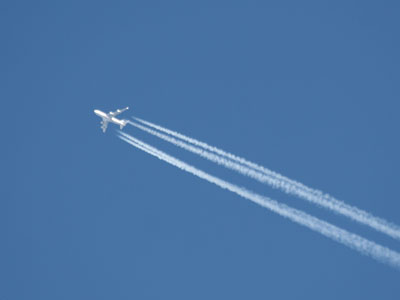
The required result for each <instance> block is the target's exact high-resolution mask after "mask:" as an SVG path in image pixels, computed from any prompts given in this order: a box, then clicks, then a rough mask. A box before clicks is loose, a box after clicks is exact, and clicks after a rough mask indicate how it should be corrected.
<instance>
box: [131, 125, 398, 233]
mask: <svg viewBox="0 0 400 300" xmlns="http://www.w3.org/2000/svg"><path fill="white" fill-rule="evenodd" d="M134 119H135V120H137V121H139V122H141V123H142V124H144V125H147V126H149V127H152V128H154V129H157V130H159V131H161V132H164V133H167V134H169V135H171V136H174V137H176V138H179V139H181V140H183V141H186V142H188V143H191V144H192V145H195V146H197V147H194V146H191V145H188V144H187V143H185V142H182V141H178V140H176V139H174V138H172V137H170V136H166V135H164V134H161V133H159V132H156V131H154V130H151V129H149V128H146V127H144V126H141V125H139V124H136V123H134V122H130V124H131V125H133V126H136V127H138V128H140V129H142V130H144V131H146V132H148V133H151V134H153V135H155V136H158V137H159V138H161V139H164V140H166V141H168V142H170V143H173V144H175V145H177V146H179V147H181V148H184V149H186V150H188V151H191V152H193V153H196V154H198V155H200V156H202V157H204V158H206V159H209V160H211V161H213V162H216V163H218V164H220V165H223V166H225V167H227V168H230V169H232V170H235V171H237V172H239V173H241V174H243V175H246V176H249V177H251V178H253V179H256V180H258V181H260V182H262V183H266V184H268V185H270V186H272V187H273V188H277V189H280V190H282V191H284V192H285V193H287V194H291V195H295V196H298V197H300V198H302V199H304V200H307V201H309V202H312V203H314V204H317V205H319V206H321V207H324V208H326V209H329V210H331V211H333V212H335V213H338V214H341V215H343V216H346V217H348V218H350V219H352V220H353V221H356V222H359V223H361V224H364V225H366V226H369V227H371V228H373V229H375V230H376V231H379V232H381V233H384V234H386V235H388V236H390V237H392V238H394V239H397V240H400V227H399V226H397V225H395V224H393V223H390V222H388V221H386V220H384V219H382V218H379V217H375V216H373V215H372V214H370V213H368V212H366V211H364V210H361V209H359V208H357V207H354V206H351V205H348V204H346V203H344V202H343V201H340V200H337V199H336V198H334V197H332V196H330V195H328V194H324V193H323V192H321V191H319V190H316V189H312V188H309V187H307V186H305V185H304V184H302V183H300V182H297V181H294V180H292V179H289V178H287V177H285V176H283V175H280V174H278V173H276V172H273V171H271V170H269V169H267V168H265V167H262V166H259V165H257V164H255V163H252V162H250V161H247V160H246V159H244V158H241V157H238V156H235V155H233V154H231V153H228V152H226V151H224V150H221V149H219V148H216V147H214V146H210V145H208V144H206V143H204V142H201V141H198V140H196V139H193V138H190V137H187V136H185V135H183V134H181V133H178V132H175V131H172V130H169V129H166V128H164V127H161V126H159V125H156V124H153V123H151V122H148V121H145V120H142V119H139V118H134ZM199 147H200V148H203V149H205V150H203V149H199ZM206 150H207V151H206Z"/></svg>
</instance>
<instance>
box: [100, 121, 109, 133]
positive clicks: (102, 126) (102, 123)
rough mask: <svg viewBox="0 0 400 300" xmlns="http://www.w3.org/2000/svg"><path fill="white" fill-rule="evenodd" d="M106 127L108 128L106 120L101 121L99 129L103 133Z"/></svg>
mask: <svg viewBox="0 0 400 300" xmlns="http://www.w3.org/2000/svg"><path fill="white" fill-rule="evenodd" d="M107 126H108V121H107V120H106V119H103V121H101V129H103V132H106V130H107Z"/></svg>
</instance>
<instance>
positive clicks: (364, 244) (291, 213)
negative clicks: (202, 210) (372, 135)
mask: <svg viewBox="0 0 400 300" xmlns="http://www.w3.org/2000/svg"><path fill="white" fill-rule="evenodd" d="M118 137H119V138H120V139H122V140H123V141H125V142H127V143H129V144H131V145H132V146H134V147H136V148H139V149H141V150H143V151H145V152H147V153H148V154H151V155H153V156H155V157H157V158H159V159H160V160H163V161H165V162H167V163H169V164H171V165H173V166H175V167H177V168H179V169H181V170H184V171H186V172H188V173H191V174H193V175H195V176H197V177H199V178H201V179H204V180H206V181H208V182H211V183H213V184H215V185H217V186H219V187H221V188H223V189H226V190H228V191H231V192H233V193H235V194H237V195H239V196H241V197H243V198H246V199H248V200H250V201H252V202H254V203H257V204H259V205H261V206H262V207H265V208H267V209H269V210H271V211H273V212H275V213H277V214H279V215H281V216H283V217H286V218H288V219H290V220H291V221H293V222H295V223H297V224H300V225H303V226H305V227H307V228H309V229H311V230H313V231H316V232H319V233H320V234H322V235H324V236H326V237H328V238H330V239H332V240H334V241H337V242H339V243H341V244H343V245H345V246H347V247H349V248H351V249H354V250H356V251H358V252H360V253H361V254H364V255H367V256H370V257H372V258H374V259H375V260H377V261H379V262H382V263H386V264H388V265H390V266H392V267H394V268H397V269H400V253H398V252H396V251H393V250H391V249H389V248H386V247H384V246H381V245H378V244H376V243H374V242H372V241H369V240H367V239H365V238H363V237H361V236H359V235H356V234H354V233H350V232H348V231H346V230H344V229H341V228H339V227H337V226H334V225H332V224H330V223H328V222H325V221H322V220H320V219H318V218H316V217H313V216H311V215H308V214H306V213H305V212H303V211H301V210H297V209H294V208H291V207H289V206H287V205H285V204H282V203H278V202H277V201H275V200H272V199H270V198H267V197H264V196H261V195H259V194H256V193H254V192H251V191H249V190H247V189H245V188H242V187H239V186H237V185H234V184H232V183H229V182H227V181H225V180H222V179H220V178H218V177H215V176H213V175H210V174H208V173H206V172H204V171H202V170H199V169H197V168H195V167H193V166H191V165H189V164H187V163H185V162H183V161H181V160H179V159H177V158H175V157H173V156H170V155H168V154H166V153H164V152H162V151H160V150H158V149H156V148H154V147H152V146H150V145H148V144H146V143H144V142H142V141H140V140H138V139H136V138H134V137H132V136H130V135H128V134H126V133H123V132H121V131H119V136H118Z"/></svg>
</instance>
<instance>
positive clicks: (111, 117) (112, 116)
mask: <svg viewBox="0 0 400 300" xmlns="http://www.w3.org/2000/svg"><path fill="white" fill-rule="evenodd" d="M128 109H129V107H125V108H122V109H117V110H116V111H110V112H109V113H108V114H106V113H105V112H102V111H101V110H98V109H95V110H94V113H95V114H96V115H98V116H99V117H100V118H102V121H101V122H100V124H101V129H103V132H106V129H107V126H108V123H109V122H111V123H114V124H117V125H119V128H120V129H122V128H124V126H125V125H126V124H127V123H128V121H127V120H119V119H117V118H116V116H118V115H119V114H120V113H123V112H124V111H126V110H128Z"/></svg>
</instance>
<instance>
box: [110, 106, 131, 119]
mask: <svg viewBox="0 0 400 300" xmlns="http://www.w3.org/2000/svg"><path fill="white" fill-rule="evenodd" d="M128 109H129V107H125V108H122V109H117V110H116V111H110V112H109V113H108V114H109V116H110V117H115V116H118V115H119V114H120V113H123V112H124V111H126V110H128Z"/></svg>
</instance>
